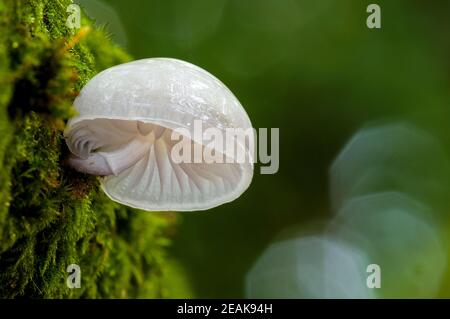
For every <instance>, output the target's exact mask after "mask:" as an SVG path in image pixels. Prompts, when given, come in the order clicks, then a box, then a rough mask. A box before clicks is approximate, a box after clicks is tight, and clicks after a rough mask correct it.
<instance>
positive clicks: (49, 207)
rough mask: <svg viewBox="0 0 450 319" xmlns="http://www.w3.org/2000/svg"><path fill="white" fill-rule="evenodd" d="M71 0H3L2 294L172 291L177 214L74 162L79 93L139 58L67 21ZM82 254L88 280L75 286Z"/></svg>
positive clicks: (160, 294) (0, 99)
mask: <svg viewBox="0 0 450 319" xmlns="http://www.w3.org/2000/svg"><path fill="white" fill-rule="evenodd" d="M70 3H71V2H70V1H66V0H52V1H45V0H28V1H12V0H0V29H1V30H2V31H1V32H0V136H1V137H0V297H3V298H14V297H37V298H69V297H70V298H78V297H87V298H97V297H106V298H111V297H120V298H125V297H170V296H171V291H173V289H172V288H171V287H170V285H176V284H177V283H173V280H167V273H166V269H173V267H169V266H170V265H169V262H168V261H167V260H166V258H167V257H166V252H165V251H166V247H167V246H168V245H169V244H170V235H171V233H173V228H174V226H175V225H176V215H175V214H171V213H169V214H167V213H165V214H163V213H147V212H138V211H136V210H134V209H131V208H128V207H124V206H121V205H119V204H117V203H114V202H112V201H110V200H109V199H108V198H107V197H106V196H105V195H104V194H103V193H102V192H101V190H100V189H99V185H98V180H97V179H96V178H95V177H92V176H87V175H84V174H79V173H77V172H75V171H73V170H71V169H70V168H69V167H67V166H66V165H65V158H66V156H67V153H68V151H67V149H66V146H65V142H64V139H63V135H62V132H63V129H64V125H65V123H66V121H67V119H68V118H69V117H70V116H71V115H73V114H74V110H73V109H72V106H71V102H72V100H73V98H74V97H75V96H76V95H77V94H78V92H79V90H80V88H81V87H82V86H83V85H84V84H85V83H86V82H87V81H88V80H89V79H90V78H91V77H92V76H93V75H95V74H96V73H97V72H99V71H101V70H102V69H104V68H107V67H109V66H111V65H114V64H118V63H121V62H125V61H127V60H129V59H130V57H129V56H128V55H127V54H126V53H125V52H124V51H123V50H122V49H120V48H119V47H117V46H115V45H114V44H112V43H111V42H110V41H109V40H108V38H107V36H106V35H105V34H104V32H103V31H102V30H98V29H95V28H94V27H92V23H91V22H90V21H88V20H87V19H86V18H83V20H82V26H84V27H83V28H82V29H81V31H80V30H71V29H69V28H67V27H66V26H65V22H66V19H67V15H68V14H67V13H66V8H67V6H68V5H69V4H70ZM87 26H91V27H90V28H91V29H90V32H87V31H88V30H89V29H88V28H87ZM77 32H78V33H77ZM86 33H87V35H86V36H85V37H84V39H81V38H82V35H83V34H86ZM72 263H75V264H78V265H79V266H80V267H81V278H82V279H81V280H82V281H81V288H79V289H69V288H68V287H67V286H66V278H67V276H68V273H67V272H66V267H67V266H68V265H70V264H72ZM171 272H172V270H171ZM174 278H176V276H174ZM181 280H182V279H180V281H181Z"/></svg>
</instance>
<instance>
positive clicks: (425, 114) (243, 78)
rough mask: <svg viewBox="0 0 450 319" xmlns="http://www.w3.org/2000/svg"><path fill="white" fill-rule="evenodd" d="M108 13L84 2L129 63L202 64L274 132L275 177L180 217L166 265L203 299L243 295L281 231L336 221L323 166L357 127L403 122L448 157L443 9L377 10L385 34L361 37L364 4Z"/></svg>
mask: <svg viewBox="0 0 450 319" xmlns="http://www.w3.org/2000/svg"><path fill="white" fill-rule="evenodd" d="M79 2H81V3H83V1H79ZM85 2H86V1H85ZM104 3H107V4H109V5H110V7H109V8H110V9H112V10H111V12H112V13H114V14H116V15H117V17H116V18H113V16H112V15H111V12H109V11H105V10H98V8H97V9H96V8H95V6H92V5H88V4H86V7H87V11H88V14H91V16H93V17H94V18H96V19H97V21H98V24H103V23H105V22H106V23H107V25H106V29H107V30H110V32H111V36H112V38H113V39H116V41H117V42H119V43H121V44H122V45H123V46H125V47H126V49H127V50H128V51H129V52H130V53H131V55H132V56H133V57H134V58H136V59H139V58H149V57H172V58H179V59H183V60H186V61H189V62H191V63H194V64H196V65H199V66H200V67H202V68H204V69H206V70H208V71H209V72H211V73H212V74H214V75H216V76H217V77H218V78H219V79H221V80H222V81H223V82H224V83H225V84H226V85H227V86H228V87H229V88H230V89H231V91H233V92H234V94H235V95H236V96H237V97H238V99H239V100H240V101H241V103H242V105H243V106H244V107H245V109H246V110H247V113H248V114H249V116H250V119H251V120H252V124H253V126H254V127H255V128H260V127H267V128H271V127H275V128H280V169H279V171H278V173H277V174H275V175H261V174H260V173H259V169H258V166H257V167H256V169H255V176H254V180H253V183H252V185H251V187H250V188H249V189H248V190H247V191H246V192H245V193H244V194H243V195H242V196H241V197H240V198H239V199H237V200H236V201H234V202H232V203H230V204H226V205H223V206H220V207H217V208H215V209H212V210H209V211H205V212H193V213H183V214H182V216H181V219H182V222H181V225H180V226H179V228H178V230H177V235H176V237H175V239H174V245H173V247H172V250H171V253H172V255H173V256H174V257H175V258H176V259H177V260H179V261H180V263H181V265H182V266H183V267H185V269H186V271H187V273H188V275H189V278H190V281H191V284H192V286H193V289H194V291H195V295H196V296H197V297H242V296H243V295H244V276H245V274H246V272H247V271H248V269H249V268H250V267H251V265H252V263H253V262H254V261H255V260H256V259H257V257H258V256H259V255H260V254H261V252H262V251H263V250H264V249H265V247H267V245H268V244H269V243H270V242H271V241H272V240H273V238H274V237H275V236H276V235H277V234H278V233H279V232H280V231H281V230H283V229H285V228H286V227H289V226H291V225H304V224H306V223H308V222H311V221H316V220H320V219H323V218H327V217H329V216H331V214H332V211H331V208H330V202H329V189H328V188H329V186H328V185H329V184H328V182H329V181H328V172H329V167H330V164H331V163H332V161H333V159H334V158H335V156H336V155H337V154H338V152H339V150H340V149H341V148H342V147H343V145H344V144H345V143H346V141H347V140H348V139H349V138H350V137H351V136H352V135H353V134H354V133H355V131H357V130H358V129H359V128H360V127H361V126H363V125H364V124H365V123H367V122H371V121H396V120H408V121H410V122H412V123H414V124H415V125H417V126H419V127H421V128H423V129H425V130H427V131H429V132H431V133H432V134H433V135H434V136H436V137H437V138H439V139H440V141H441V142H442V143H443V144H444V147H445V149H446V150H448V149H449V147H450V139H449V137H450V134H449V133H450V132H449V125H448V122H449V119H450V110H449V106H450V105H449V102H450V89H449V85H450V59H449V57H450V37H449V30H450V19H449V12H450V2H449V1H432V2H431V1H428V2H427V1H420V0H409V1H406V0H396V1H377V2H376V3H377V4H379V5H380V6H381V10H382V16H381V18H382V28H381V29H368V28H367V27H366V18H367V16H368V13H366V7H367V5H368V4H369V3H372V2H371V1H359V0H339V1H338V0H334V1H331V0H321V1H305V0H214V1H212V0H192V1H185V0H179V1H175V0H169V1H148V0H146V1H139V0H127V1H123V0H109V1H106V0H105V1H104ZM89 7H91V9H89ZM443 213H445V212H443ZM444 220H445V221H446V220H447V219H446V218H445V219H444ZM445 221H444V223H445ZM444 227H446V226H445V225H444ZM445 287H447V285H444V289H443V292H442V295H443V296H448V294H447V292H446V288H445Z"/></svg>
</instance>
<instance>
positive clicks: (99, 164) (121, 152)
mask: <svg viewBox="0 0 450 319" xmlns="http://www.w3.org/2000/svg"><path fill="white" fill-rule="evenodd" d="M151 145H152V140H151V139H149V138H148V137H145V138H144V137H142V136H141V137H140V138H135V139H133V140H131V141H130V142H129V143H126V144H122V145H120V146H119V147H117V148H114V149H112V150H103V151H96V152H93V153H91V154H89V156H88V157H87V158H86V159H83V158H81V157H78V156H76V155H71V156H70V157H69V164H70V165H71V166H72V167H74V168H75V169H76V170H77V171H80V172H83V173H87V174H92V175H99V176H107V175H115V176H117V175H118V174H120V173H121V172H123V171H124V170H126V169H127V168H129V167H131V166H133V165H134V164H136V163H137V162H138V161H139V160H140V159H141V158H142V157H143V156H144V155H145V154H146V153H147V152H149V150H150V147H151Z"/></svg>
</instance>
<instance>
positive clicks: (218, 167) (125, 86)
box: [65, 58, 254, 211]
mask: <svg viewBox="0 0 450 319" xmlns="http://www.w3.org/2000/svg"><path fill="white" fill-rule="evenodd" d="M74 106H75V108H76V109H77V111H78V112H79V115H78V116H76V117H74V118H72V119H71V120H70V121H69V123H68V126H67V129H66V131H65V137H66V141H67V145H68V147H69V149H70V151H71V152H72V156H71V157H70V159H69V163H70V164H71V165H72V166H73V167H74V168H75V169H76V170H78V171H81V172H84V173H89V174H93V175H100V176H103V177H102V178H101V185H102V188H103V190H104V192H105V193H106V194H107V195H108V196H109V197H110V198H111V199H112V200H114V201H117V202H120V203H122V204H125V205H128V206H132V207H136V208H140V209H144V210H148V211H163V210H177V211H191V210H204V209H209V208H212V207H215V206H218V205H221V204H223V203H226V202H229V201H232V200H234V199H236V198H237V197H239V196H240V195H241V194H242V193H243V192H244V191H245V190H246V189H247V187H248V186H249V185H250V182H251V180H252V176H253V157H252V152H251V151H250V149H252V147H251V145H253V139H254V136H253V132H252V134H249V135H247V136H246V140H245V141H242V140H240V139H238V138H234V140H233V142H235V143H236V147H237V148H238V149H240V150H243V151H244V152H245V154H246V156H247V157H246V158H247V159H248V160H246V161H245V162H238V161H236V160H234V159H235V156H236V155H237V154H235V153H231V154H230V153H229V152H228V151H225V150H222V149H221V148H218V147H217V148H216V146H210V145H211V144H209V143H205V142H204V141H203V138H202V137H203V136H200V137H199V136H198V135H196V134H195V132H194V126H195V125H194V124H195V121H201V124H202V129H203V130H206V129H209V128H216V129H218V130H219V131H220V132H223V136H225V131H226V129H227V128H240V129H243V130H247V129H251V127H252V126H251V122H250V119H249V118H248V115H247V113H246V112H245V110H244V108H243V107H242V105H241V104H240V103H239V101H238V100H237V99H236V97H235V96H234V95H233V94H232V93H231V92H230V90H228V88H227V87H226V86H225V85H224V84H223V83H222V82H220V81H219V80H218V79H217V78H215V77H214V76H213V75H211V74H210V73H208V72H206V71H205V70H203V69H201V68H199V67H197V66H195V65H192V64H190V63H187V62H183V61H180V60H175V59H166V58H155V59H144V60H138V61H133V62H130V63H125V64H121V65H118V66H115V67H112V68H109V69H107V70H105V71H103V72H101V73H99V74H98V75H96V76H95V77H94V78H93V79H92V80H90V81H89V83H88V84H87V85H86V86H85V87H84V88H83V89H82V90H81V93H80V95H79V96H78V97H77V98H76V100H75V102H74ZM180 128H181V129H183V130H184V131H185V132H187V133H189V134H183V133H181V135H180V136H181V137H182V138H186V139H187V137H189V138H190V139H189V141H190V143H191V145H192V147H193V148H194V147H200V149H201V150H203V151H204V150H205V148H208V147H212V148H213V149H214V151H216V152H219V153H220V152H222V153H223V155H224V157H225V158H227V159H230V158H231V161H227V162H226V163H217V162H214V163H209V162H208V163H206V162H204V161H202V162H201V163H196V162H193V163H179V162H176V161H174V159H173V158H172V156H171V151H172V150H173V148H174V146H175V145H176V144H177V143H179V141H178V140H173V136H172V135H173V133H174V132H173V131H174V130H177V132H178V130H179V129H180ZM226 143H230V141H228V140H227V141H226ZM224 148H225V147H224ZM236 153H237V152H236Z"/></svg>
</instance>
